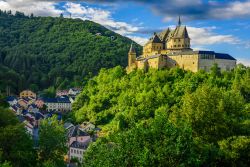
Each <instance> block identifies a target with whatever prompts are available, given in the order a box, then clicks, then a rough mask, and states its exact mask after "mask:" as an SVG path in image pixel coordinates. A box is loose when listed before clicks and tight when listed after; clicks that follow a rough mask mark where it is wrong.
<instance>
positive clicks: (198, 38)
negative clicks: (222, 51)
mask: <svg viewBox="0 0 250 167" xmlns="http://www.w3.org/2000/svg"><path fill="white" fill-rule="evenodd" d="M214 29H216V27H201V28H197V27H187V30H188V33H189V36H190V38H191V42H192V44H193V45H199V46H204V45H212V44H218V43H228V44H238V43H239V39H238V38H236V37H234V36H233V35H219V34H216V33H214V32H213V30H214Z"/></svg>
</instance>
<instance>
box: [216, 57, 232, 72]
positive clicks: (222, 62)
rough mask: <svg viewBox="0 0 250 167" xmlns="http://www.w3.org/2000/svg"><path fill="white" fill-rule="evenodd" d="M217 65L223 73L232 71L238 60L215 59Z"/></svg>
mask: <svg viewBox="0 0 250 167" xmlns="http://www.w3.org/2000/svg"><path fill="white" fill-rule="evenodd" d="M215 63H216V64H218V67H219V68H220V69H221V71H231V70H232V69H234V68H235V66H236V60H226V59H215Z"/></svg>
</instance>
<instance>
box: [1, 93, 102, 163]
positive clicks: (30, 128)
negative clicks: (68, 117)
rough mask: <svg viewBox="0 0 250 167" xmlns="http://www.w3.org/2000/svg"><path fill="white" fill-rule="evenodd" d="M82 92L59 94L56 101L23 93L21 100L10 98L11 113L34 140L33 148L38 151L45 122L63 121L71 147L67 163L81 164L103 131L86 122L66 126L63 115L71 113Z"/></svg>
mask: <svg viewBox="0 0 250 167" xmlns="http://www.w3.org/2000/svg"><path fill="white" fill-rule="evenodd" d="M80 92H81V88H70V89H68V90H58V91H57V92H56V97H54V98H44V97H39V96H37V94H36V93H34V92H33V91H31V90H23V91H22V92H20V94H19V97H16V96H8V97H7V99H6V101H7V102H8V104H9V108H10V110H12V111H13V112H14V113H15V114H16V116H17V118H18V120H19V121H20V122H22V123H23V124H24V127H25V129H26V132H27V133H28V134H29V135H30V136H31V137H32V138H33V140H34V147H38V138H39V125H40V123H41V121H42V120H43V119H46V118H50V117H52V116H56V118H57V119H58V121H63V126H64V128H65V131H66V134H65V135H66V136H67V143H66V146H67V147H68V153H67V155H65V156H64V157H65V158H64V160H65V162H67V163H70V162H72V161H78V162H80V163H81V162H83V154H84V152H85V151H86V149H87V147H88V145H89V144H90V143H91V142H93V141H95V140H96V138H97V135H96V132H98V131H100V129H99V128H97V127H96V126H95V125H94V124H92V123H90V122H83V123H81V124H79V125H74V124H72V123H71V122H70V121H66V122H64V121H65V120H63V114H65V113H69V112H71V110H72V103H73V102H74V101H75V98H76V96H77V95H78V94H79V93H80ZM93 132H94V133H93Z"/></svg>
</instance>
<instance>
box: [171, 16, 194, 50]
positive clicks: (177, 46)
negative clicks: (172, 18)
mask: <svg viewBox="0 0 250 167" xmlns="http://www.w3.org/2000/svg"><path fill="white" fill-rule="evenodd" d="M167 48H168V49H170V50H173V51H181V50H187V49H190V38H189V35H188V32H187V28H186V26H182V23H181V18H180V16H179V20H178V24H177V26H176V28H175V30H174V31H173V32H172V34H171V37H170V40H169V41H168V42H167Z"/></svg>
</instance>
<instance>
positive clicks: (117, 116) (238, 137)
mask: <svg viewBox="0 0 250 167" xmlns="http://www.w3.org/2000/svg"><path fill="white" fill-rule="evenodd" d="M249 81H250V68H246V67H244V66H240V65H239V66H238V67H237V68H236V69H235V70H234V71H231V72H223V73H221V72H220V70H219V68H218V67H217V66H216V65H215V66H213V68H212V69H211V73H206V72H204V71H199V72H198V73H192V72H187V71H184V70H182V69H178V68H176V69H170V70H167V69H165V70H150V71H149V72H147V73H144V72H143V71H140V70H138V71H134V72H132V73H130V74H126V72H125V70H124V69H123V68H121V67H115V68H113V69H109V70H104V69H103V70H101V71H100V73H99V75H98V76H96V77H94V78H93V79H91V80H89V82H88V84H87V85H86V87H84V89H83V92H82V93H81V94H80V95H79V96H78V97H77V100H76V102H75V103H74V105H73V109H74V112H75V119H76V121H79V122H82V121H91V122H93V123H95V124H97V125H98V126H99V127H101V128H102V131H101V133H100V135H101V136H103V137H102V138H100V139H99V140H98V141H97V142H96V143H94V144H92V145H91V146H90V147H89V148H88V150H87V153H86V154H85V163H86V166H247V164H249V158H247V157H248V156H249V148H248V146H249V144H250V132H249V130H248V129H249V107H250V86H249ZM121 162H123V163H122V164H121Z"/></svg>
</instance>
